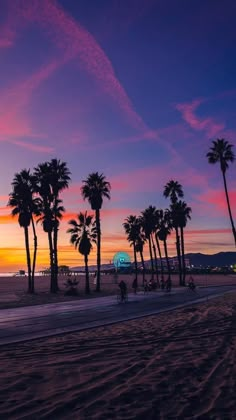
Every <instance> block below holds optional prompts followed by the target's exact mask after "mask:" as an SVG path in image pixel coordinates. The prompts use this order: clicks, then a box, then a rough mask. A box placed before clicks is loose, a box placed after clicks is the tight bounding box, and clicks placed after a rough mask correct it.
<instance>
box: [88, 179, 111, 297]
mask: <svg viewBox="0 0 236 420" xmlns="http://www.w3.org/2000/svg"><path fill="white" fill-rule="evenodd" d="M82 182H83V185H82V187H81V193H82V196H83V198H84V200H85V199H87V200H88V202H89V203H90V205H91V208H92V210H94V211H95V221H96V230H97V287H96V291H97V292H100V290H101V285H100V284H101V283H100V270H101V224H100V210H101V208H102V204H103V198H108V199H109V200H110V198H111V196H110V191H111V185H110V183H109V182H108V181H106V177H105V175H103V174H99V173H98V172H93V173H91V174H89V175H88V177H87V179H85V180H83V181H82Z"/></svg>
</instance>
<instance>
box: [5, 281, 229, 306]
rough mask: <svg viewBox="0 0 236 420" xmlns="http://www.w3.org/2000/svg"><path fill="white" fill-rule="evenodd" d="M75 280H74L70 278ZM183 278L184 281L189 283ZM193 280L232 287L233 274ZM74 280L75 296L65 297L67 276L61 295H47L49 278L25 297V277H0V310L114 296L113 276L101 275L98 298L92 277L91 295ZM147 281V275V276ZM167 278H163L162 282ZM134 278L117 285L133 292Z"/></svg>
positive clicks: (174, 284) (82, 285)
mask: <svg viewBox="0 0 236 420" xmlns="http://www.w3.org/2000/svg"><path fill="white" fill-rule="evenodd" d="M72 277H74V276H72ZM188 277H189V276H187V277H186V281H187V280H188ZM193 277H194V280H195V283H196V285H197V286H210V285H225V284H227V285H232V284H233V285H235V284H236V274H228V275H222V274H217V275H215V274H210V275H205V274H203V275H194V276H193ZM76 278H77V279H78V281H79V285H78V292H79V294H78V296H75V297H71V296H65V284H64V283H65V282H66V279H67V276H59V277H58V284H59V287H60V292H58V293H57V294H56V295H55V294H50V293H49V289H50V276H36V277H35V294H34V295H29V294H28V293H27V277H0V309H3V308H13V307H18V306H26V305H27V306H28V305H38V304H46V303H55V302H65V301H69V300H76V299H77V300H78V299H84V298H87V297H88V298H93V297H98V296H106V295H111V294H116V292H117V287H118V286H117V283H115V279H114V275H102V276H101V292H100V293H99V294H98V293H97V292H96V291H95V288H96V286H95V285H94V276H93V275H91V277H90V286H91V295H90V296H86V295H85V290H84V289H85V276H84V275H82V276H81V275H78V276H76ZM146 278H147V280H149V278H150V275H146ZM166 278H167V276H165V279H166ZM133 279H134V275H119V276H118V280H117V281H118V282H119V281H120V280H125V282H126V283H127V285H128V291H129V292H132V282H133ZM138 283H139V285H140V286H141V284H142V275H139V276H138ZM172 284H173V287H176V286H178V276H177V275H172Z"/></svg>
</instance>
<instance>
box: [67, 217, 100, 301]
mask: <svg viewBox="0 0 236 420" xmlns="http://www.w3.org/2000/svg"><path fill="white" fill-rule="evenodd" d="M78 222H79V223H78ZM78 222H77V221H76V220H75V219H72V220H70V221H69V225H71V226H72V227H71V228H70V229H68V230H67V233H70V234H71V237H70V242H71V243H72V244H73V245H74V246H75V248H76V249H78V251H79V253H80V254H82V255H83V256H84V264H85V279H86V282H85V293H86V294H89V293H90V285H89V270H88V256H89V254H90V251H91V249H92V242H95V243H96V237H97V233H96V226H95V222H94V221H93V216H90V215H87V212H85V213H81V212H80V213H79V214H78Z"/></svg>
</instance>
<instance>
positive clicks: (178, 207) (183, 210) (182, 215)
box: [173, 200, 192, 286]
mask: <svg viewBox="0 0 236 420" xmlns="http://www.w3.org/2000/svg"><path fill="white" fill-rule="evenodd" d="M173 206H174V213H173V214H174V218H176V219H177V220H176V221H174V224H175V223H176V224H177V225H178V226H179V228H180V235H181V254H182V269H183V278H182V285H183V286H185V277H186V265H185V251H184V228H185V227H186V225H187V222H188V220H191V216H190V214H191V212H192V209H191V207H188V206H187V204H186V203H185V201H181V200H179V201H178V202H177V203H175V204H174V205H173Z"/></svg>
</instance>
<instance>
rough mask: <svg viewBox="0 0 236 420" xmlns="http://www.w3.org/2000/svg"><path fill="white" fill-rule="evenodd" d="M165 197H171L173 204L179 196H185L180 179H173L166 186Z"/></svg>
mask: <svg viewBox="0 0 236 420" xmlns="http://www.w3.org/2000/svg"><path fill="white" fill-rule="evenodd" d="M163 195H164V197H165V198H170V201H171V203H172V204H174V203H176V202H177V201H178V198H182V197H183V196H184V193H183V187H182V185H181V184H180V183H179V182H178V181H174V180H173V179H171V180H170V181H169V182H167V184H166V185H165V187H164V193H163Z"/></svg>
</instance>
